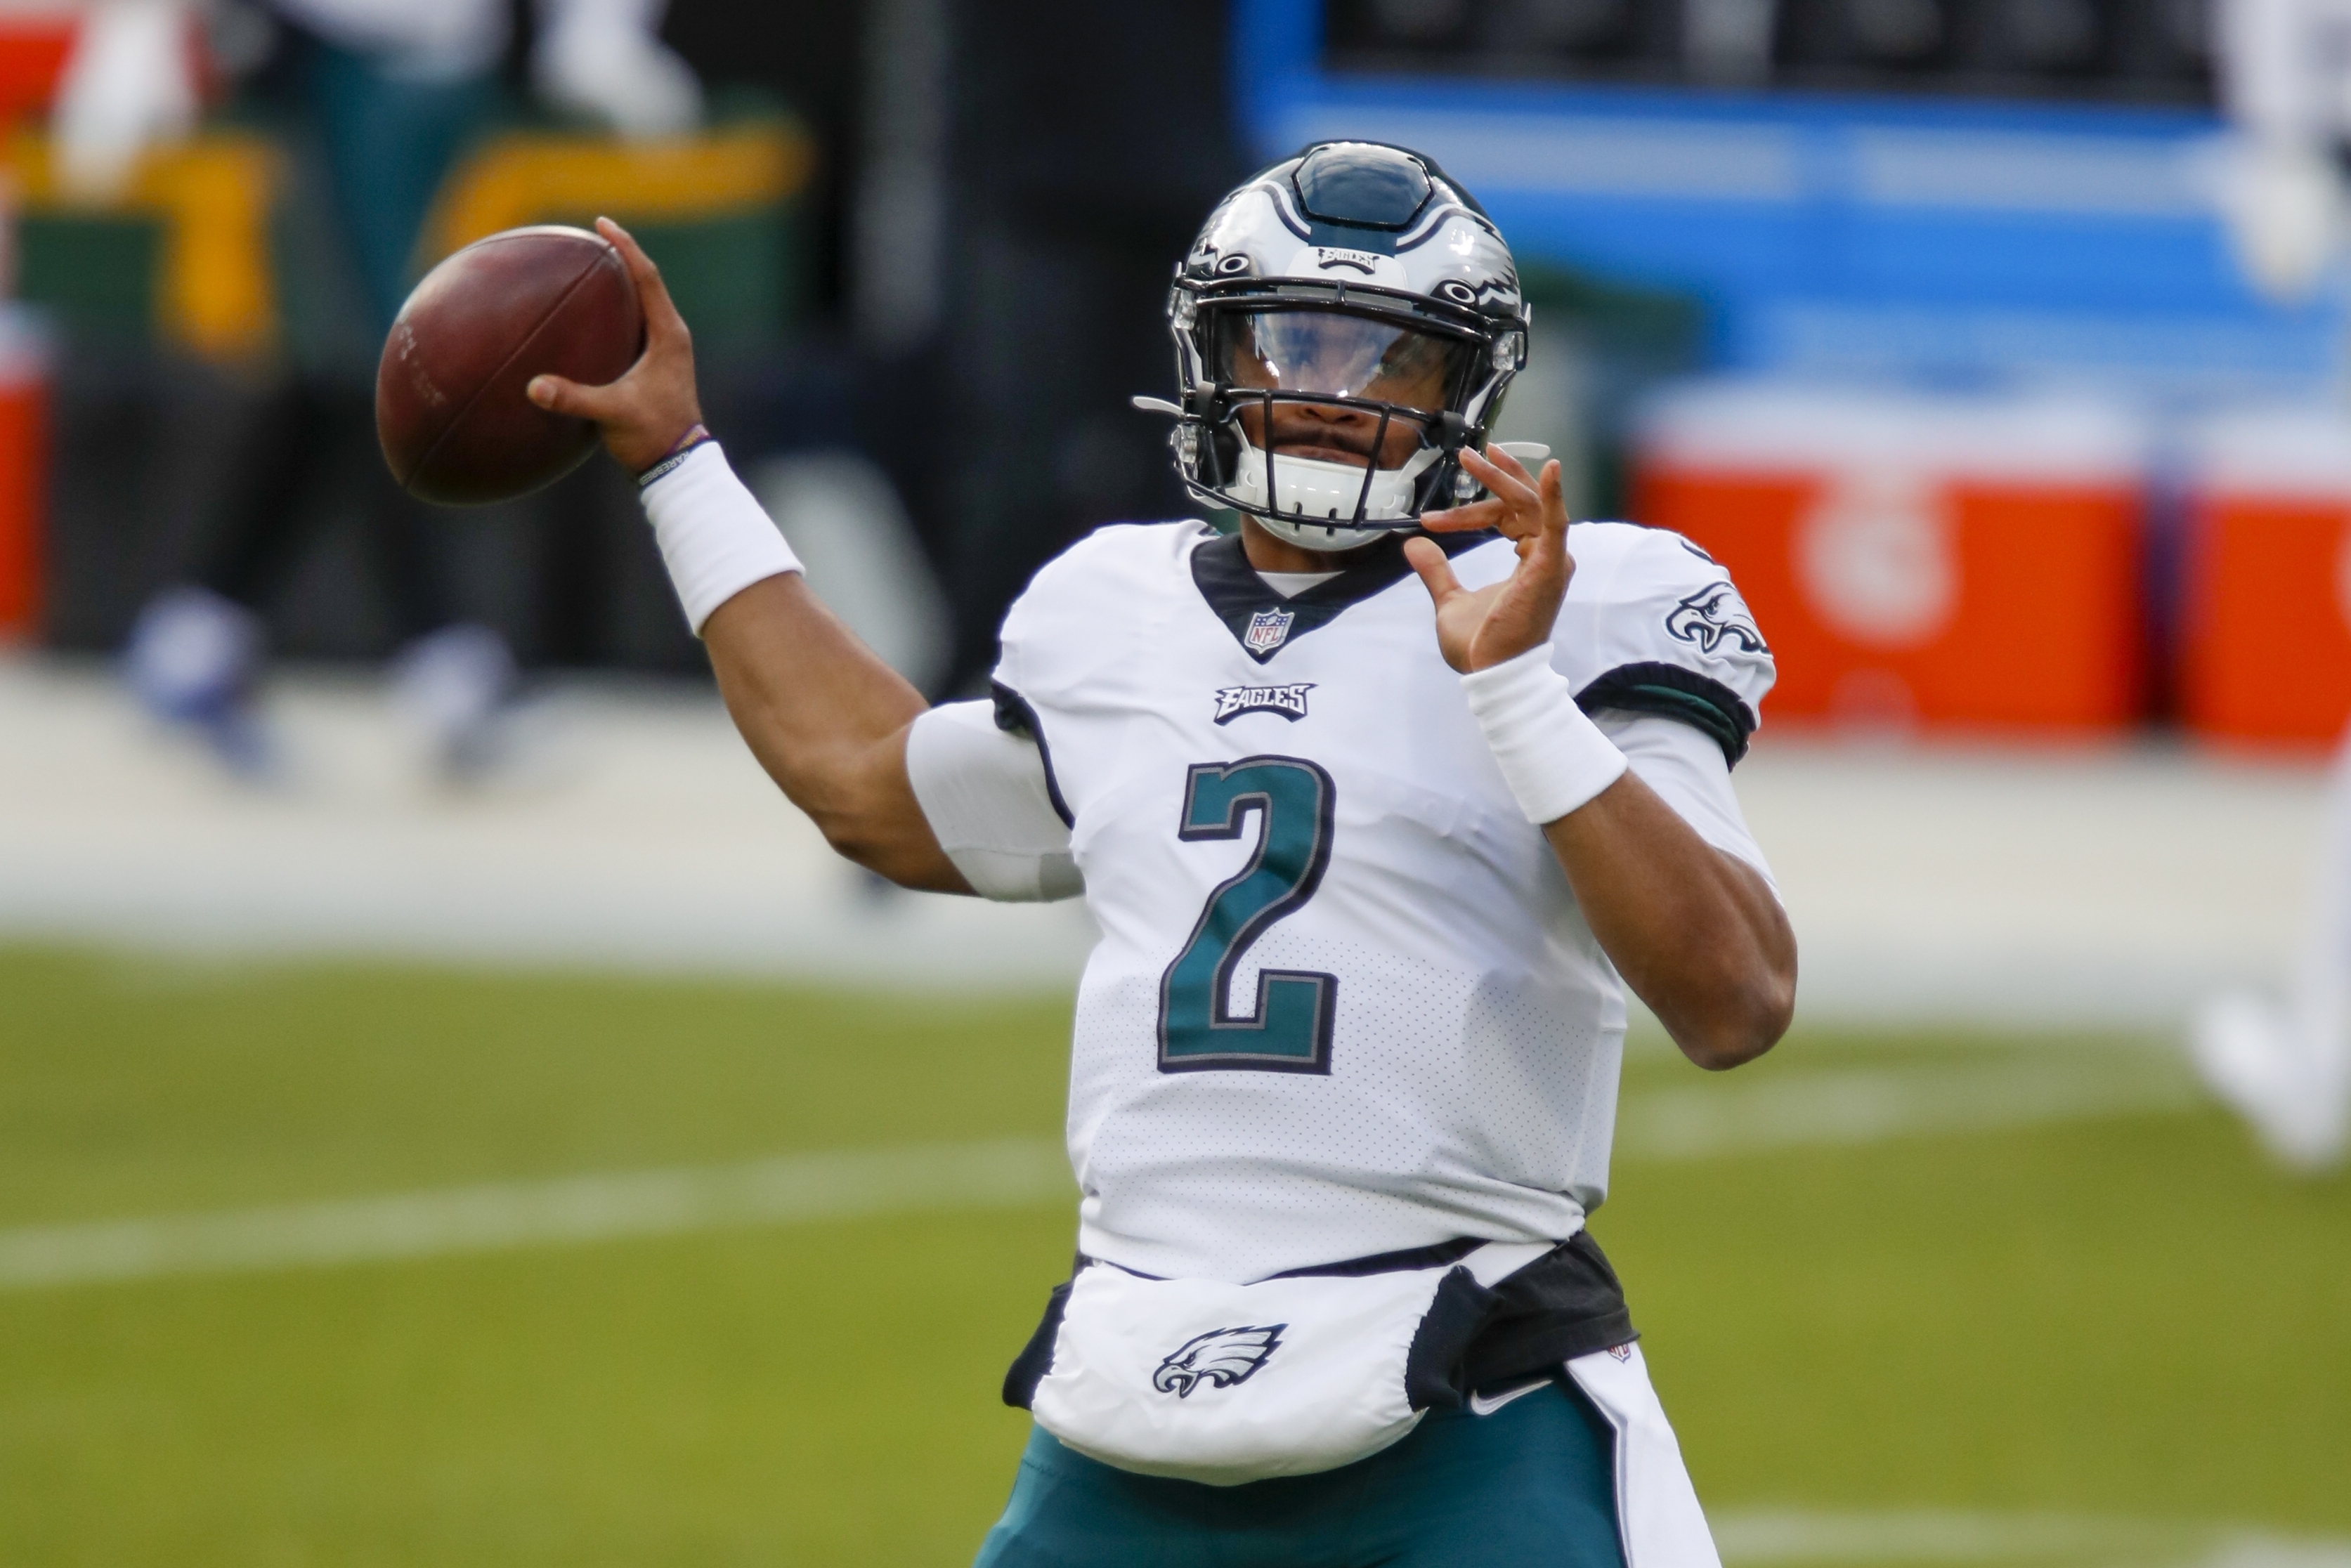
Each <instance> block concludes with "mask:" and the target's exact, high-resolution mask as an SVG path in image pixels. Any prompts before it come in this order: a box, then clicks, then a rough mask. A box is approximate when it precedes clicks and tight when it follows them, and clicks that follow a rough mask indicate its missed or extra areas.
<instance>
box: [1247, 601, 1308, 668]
mask: <svg viewBox="0 0 2351 1568" xmlns="http://www.w3.org/2000/svg"><path fill="white" fill-rule="evenodd" d="M1297 619H1298V612H1296V611H1294V610H1260V611H1259V612H1257V613H1256V614H1254V615H1252V616H1250V617H1249V630H1248V631H1247V632H1242V633H1241V646H1242V647H1244V648H1247V649H1248V650H1249V652H1250V653H1255V654H1256V655H1257V656H1258V657H1259V658H1260V659H1262V658H1264V657H1265V656H1266V655H1267V654H1268V653H1272V652H1273V651H1274V650H1275V649H1276V648H1279V647H1280V646H1281V645H1282V644H1283V643H1287V642H1288V641H1290V625H1291V623H1292V622H1295V621H1296V620H1297Z"/></svg>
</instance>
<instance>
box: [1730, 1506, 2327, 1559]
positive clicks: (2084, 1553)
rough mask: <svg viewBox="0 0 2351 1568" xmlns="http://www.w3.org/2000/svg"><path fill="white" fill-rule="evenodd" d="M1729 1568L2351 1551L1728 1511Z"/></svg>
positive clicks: (2231, 1537)
mask: <svg viewBox="0 0 2351 1568" xmlns="http://www.w3.org/2000/svg"><path fill="white" fill-rule="evenodd" d="M1710 1522H1711V1523H1712V1525H1713V1527H1714V1538H1715V1544H1716V1545H1717V1546H1719V1548H1720V1549H1721V1552H1722V1559H1723V1562H1724V1563H1726V1564H1727V1565H1728V1568H1778V1565H1780V1564H1788V1565H1790V1568H1794V1565H1796V1564H1813V1563H1819V1564H1834V1563H2052V1564H2059V1563H2065V1564H2074V1563H2081V1564H2094V1565H2096V1568H2351V1541H2340V1540H2326V1539H2314V1538H2310V1537H2300V1538H2296V1537H2289V1536H2283V1535H2279V1534H2275V1533H2273V1532H2270V1531H2261V1530H2253V1529H2249V1528H2245V1527H2242V1526H2236V1525H2217V1524H2199V1523H2194V1522H2176V1523H2166V1522H2159V1521H2153V1520H2132V1519H2100V1518H2094V1517H2083V1516H2079V1515H2071V1514H2044V1513H1959V1512H1943V1511H1925V1510H1921V1511H1903V1512H1884V1513H1828V1512H1814V1511H1809V1510H1800V1509H1743V1510H1726V1511H1721V1512H1719V1513H1716V1514H1713V1515H1712V1516H1710Z"/></svg>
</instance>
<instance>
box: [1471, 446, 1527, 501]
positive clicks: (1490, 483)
mask: <svg viewBox="0 0 2351 1568" xmlns="http://www.w3.org/2000/svg"><path fill="white" fill-rule="evenodd" d="M1501 458H1502V462H1504V463H1508V464H1509V465H1510V466H1509V467H1508V468H1505V467H1503V466H1502V465H1501V464H1499V463H1496V462H1494V461H1493V460H1492V459H1490V458H1489V457H1488V456H1486V455H1485V454H1484V453H1482V452H1479V451H1478V450H1477V449H1476V448H1474V447H1468V446H1465V447H1463V448H1462V449H1461V466H1462V467H1464V468H1466V469H1468V471H1469V476H1470V477H1471V478H1473V479H1475V480H1477V481H1478V483H1479V484H1480V485H1483V486H1486V488H1487V489H1489V490H1491V491H1492V492H1493V493H1494V495H1495V496H1496V497H1497V498H1499V499H1501V500H1504V501H1512V502H1517V503H1519V504H1520V505H1522V506H1523V505H1529V504H1531V503H1533V502H1534V501H1535V500H1536V499H1537V497H1536V494H1535V486H1534V479H1533V476H1531V475H1530V474H1528V472H1527V471H1526V470H1525V469H1524V468H1522V467H1520V465H1519V460H1518V459H1517V458H1515V457H1513V456H1511V455H1510V454H1509V453H1507V452H1505V453H1502V454H1501Z"/></svg>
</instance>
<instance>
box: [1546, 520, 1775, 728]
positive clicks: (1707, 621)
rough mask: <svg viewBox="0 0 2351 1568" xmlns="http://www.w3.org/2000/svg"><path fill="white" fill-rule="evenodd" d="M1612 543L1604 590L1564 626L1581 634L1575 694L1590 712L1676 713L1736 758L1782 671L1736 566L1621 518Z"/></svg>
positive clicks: (1603, 567)
mask: <svg viewBox="0 0 2351 1568" xmlns="http://www.w3.org/2000/svg"><path fill="white" fill-rule="evenodd" d="M1616 527H1619V528H1622V527H1623V525H1616ZM1615 543H1616V547H1617V548H1615V549H1613V550H1609V551H1607V552H1604V554H1603V556H1602V559H1597V560H1595V561H1594V562H1593V565H1594V566H1595V567H1597V568H1598V569H1599V570H1600V571H1601V572H1602V573H1604V581H1603V583H1602V584H1601V585H1600V588H1599V591H1598V592H1597V593H1596V594H1595V595H1593V597H1592V599H1591V600H1589V601H1587V604H1586V608H1585V610H1584V612H1583V615H1582V616H1581V617H1580V618H1579V622H1578V624H1577V625H1576V626H1575V627H1574V628H1573V630H1572V631H1571V630H1570V629H1569V628H1568V627H1567V626H1566V625H1565V624H1564V623H1563V624H1562V631H1563V632H1569V634H1570V635H1573V637H1575V638H1576V640H1577V641H1578V642H1579V643H1581V644H1582V645H1581V646H1580V647H1579V648H1578V650H1577V653H1578V654H1579V657H1578V658H1577V660H1576V664H1578V666H1580V670H1581V671H1582V672H1584V673H1583V675H1582V678H1581V680H1580V684H1579V685H1578V686H1577V689H1576V694H1575V696H1576V701H1577V702H1578V703H1579V704H1581V705H1582V706H1583V709H1584V710H1585V711H1586V712H1587V713H1598V712H1602V711H1604V710H1614V711H1615V712H1619V713H1634V714H1649V715H1654V716H1657V717H1659V718H1669V719H1675V720H1677V721H1678V722H1680V723H1682V724H1685V725H1687V726H1689V727H1692V728H1694V729H1697V730H1698V731H1700V732H1701V733H1703V734H1704V735H1706V736H1707V737H1708V738H1709V739H1711V740H1712V741H1713V742H1714V743H1715V744H1716V745H1717V746H1719V747H1721V749H1722V758H1723V761H1724V762H1725V763H1726V764H1727V765H1729V766H1731V767H1736V766H1737V765H1738V763H1739V759H1740V758H1742V757H1744V756H1746V755H1747V743H1748V740H1749V738H1750V737H1751V736H1753V735H1754V733H1755V730H1756V728H1757V727H1758V726H1759V725H1760V724H1761V722H1762V720H1761V706H1762V702H1763V695H1764V694H1765V693H1766V692H1769V691H1770V690H1771V683H1772V681H1773V680H1774V679H1775V678H1776V671H1775V670H1774V668H1773V665H1772V663H1771V649H1770V648H1769V647H1768V646H1767V645H1765V643H1764V641H1763V633H1762V632H1761V630H1759V629H1758V628H1757V626H1756V624H1755V617H1754V616H1753V614H1751V613H1750V612H1749V610H1748V608H1747V601H1745V600H1743V599H1741V598H1740V596H1739V590H1738V588H1737V587H1736V586H1734V585H1733V584H1732V582H1731V580H1730V574H1729V572H1728V571H1726V570H1723V569H1722V568H1721V567H1720V566H1719V565H1718V564H1717V563H1716V562H1715V561H1714V559H1712V558H1711V557H1709V556H1708V555H1707V553H1706V552H1705V551H1703V550H1701V549H1698V547H1697V546H1696V545H1693V544H1691V543H1690V542H1689V541H1687V539H1685V538H1682V537H1681V536H1680V535H1679V534H1673V533H1667V532H1666V531H1665V530H1663V529H1660V528H1624V532H1623V534H1622V535H1620V536H1618V538H1617V540H1616V541H1615ZM1569 545H1570V548H1571V549H1573V547H1574V535H1573V533H1571V534H1570V535H1569ZM1596 553H1597V552H1596ZM1581 570H1582V568H1581V565H1580V564H1579V574H1580V573H1581Z"/></svg>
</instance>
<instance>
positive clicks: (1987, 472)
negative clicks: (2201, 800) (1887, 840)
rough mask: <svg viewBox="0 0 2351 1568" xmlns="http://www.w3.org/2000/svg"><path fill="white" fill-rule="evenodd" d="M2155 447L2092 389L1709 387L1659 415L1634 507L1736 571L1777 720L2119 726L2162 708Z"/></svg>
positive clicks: (1671, 399) (1673, 400)
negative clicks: (1971, 392)
mask: <svg viewBox="0 0 2351 1568" xmlns="http://www.w3.org/2000/svg"><path fill="white" fill-rule="evenodd" d="M1634 465H1635V466H1634V484H1633V497H1632V501H1633V506H1632V511H1633V515H1634V517H1636V518H1637V519H1639V520H1640V521H1642V522H1645V523H1648V524H1652V525H1654V526H1656V527H1658V528H1671V529H1674V530H1675V531H1676V532H1678V533H1680V534H1682V535H1684V536H1686V537H1687V538H1689V539H1690V540H1691V541H1692V542H1693V543H1696V544H1697V545H1698V546H1699V547H1701V548H1702V549H1705V550H1706V551H1707V552H1708V554H1710V555H1712V556H1714V557H1715V558H1716V559H1718V560H1719V561H1721V562H1722V563H1723V564H1724V565H1725V566H1726V567H1728V568H1729V570H1730V573H1731V575H1732V577H1733V578H1734V579H1736V580H1737V581H1738V583H1739V586H1740V591H1742V592H1743V593H1744V594H1745V595H1746V598H1747V601H1748V604H1749V606H1750V608H1751V609H1752V610H1753V611H1754V612H1755V617H1756V620H1757V622H1759V623H1760V624H1761V627H1762V630H1763V635H1764V637H1765V639H1766V640H1767V641H1769V642H1770V643H1771V648H1772V651H1773V653H1775V654H1776V655H1777V657H1778V661H1779V666H1780V682H1779V685H1777V686H1776V687H1775V688H1774V689H1773V691H1772V693H1771V698H1770V705H1769V711H1770V714H1771V716H1774V717H1781V718H1799V719H1840V720H1860V721H1865V722H1870V723H1878V724H1891V725H1906V724H1910V723H1921V724H1927V725H1950V726H1964V727H1987V728H2015V729H2027V730H2035V731H2042V732H2053V731H2054V732H2066V731H2074V732H2083V733H2098V732H2105V731H2112V730H2116V729H2119V728H2121V727H2126V726H2127V725H2129V724H2131V723H2133V722H2134V721H2135V720H2136V719H2137V717H2138V716H2139V711H2140V706H2141V701H2142V691H2143V679H2144V664H2145V658H2144V653H2143V639H2142V631H2141V627H2142V612H2141V600H2142V592H2141V578H2140V568H2139V554H2140V549H2141V534H2142V530H2143V517H2144V510H2145V502H2144V497H2145V489H2146V484H2145V474H2146V469H2147V435H2146V432H2145V430H2144V429H2143V428H2142V426H2141V425H2140V423H2138V422H2137V420H2135V419H2133V418H2132V417H2130V416H2129V415H2127V414H2126V413H2124V412H2123V411H2121V410H2119V409H2116V408H2113V407H2110V406H2107V405H2105V404H2102V403H2097V402H2086V401H2079V400H2074V399H2071V398H2064V399H2059V398H2038V397H2034V398H2022V397H2018V398H1989V397H1972V396H1969V397H1962V396H1945V395H1928V394H1922V393H1917V392H1899V391H1892V390H1887V391H1876V390H1859V389H1834V390H1832V389H1822V388H1818V387H1810V386H1801V385H1788V384H1775V383H1769V382H1717V383H1710V384H1700V385H1697V386H1692V387H1688V388H1685V389H1683V390H1681V391H1678V392H1673V393H1669V394H1668V395H1667V396H1666V397H1665V398H1663V399H1661V400H1659V401H1658V402H1656V403H1654V404H1652V405H1651V407H1650V408H1649V409H1648V410H1647V411H1646V414H1645V416H1644V418H1643V419H1642V420H1641V422H1640V423H1639V424H1638V426H1637V428H1636V430H1635V443H1634Z"/></svg>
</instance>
